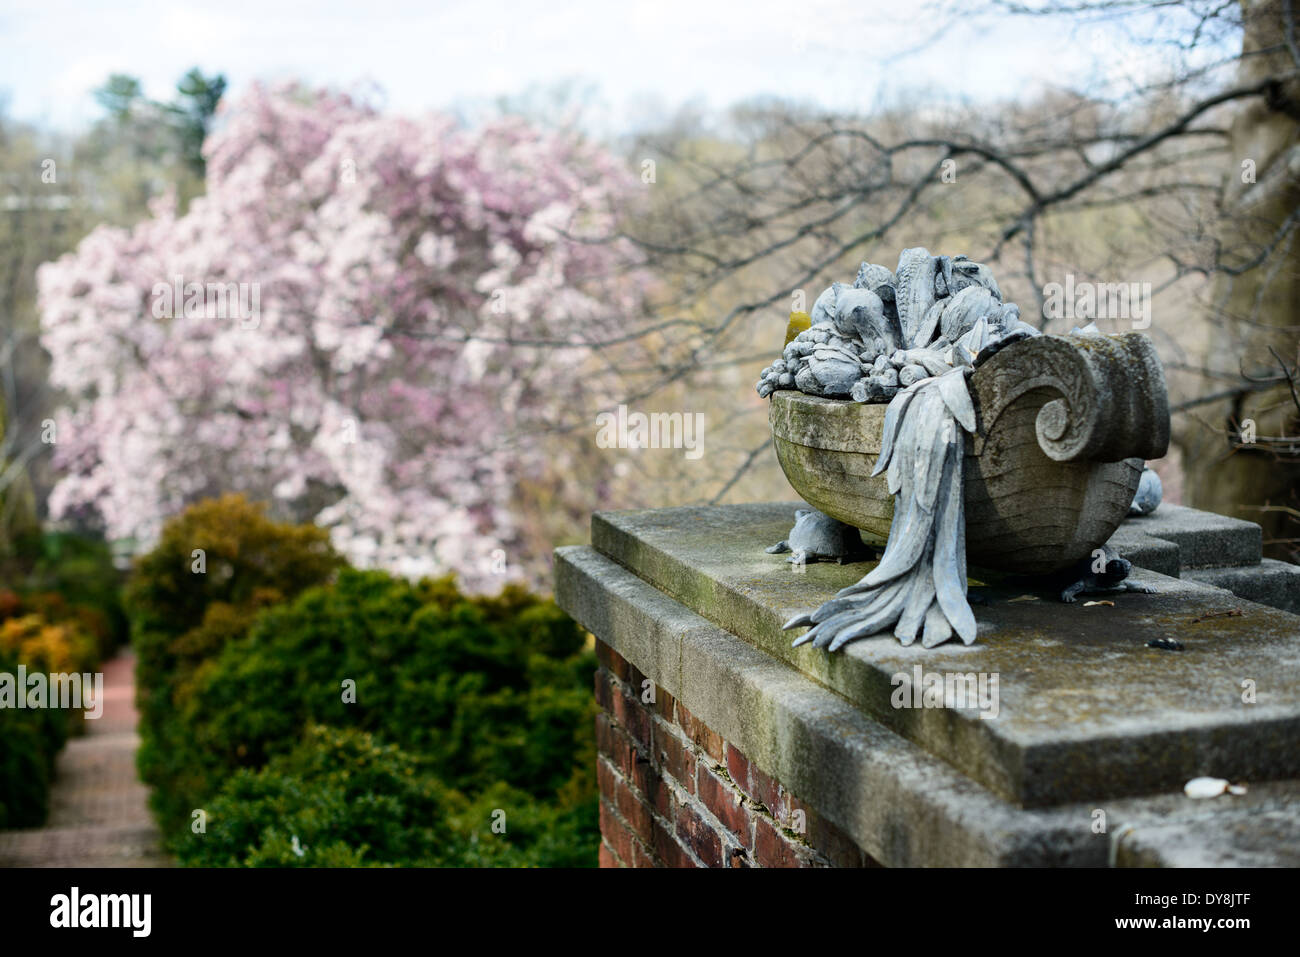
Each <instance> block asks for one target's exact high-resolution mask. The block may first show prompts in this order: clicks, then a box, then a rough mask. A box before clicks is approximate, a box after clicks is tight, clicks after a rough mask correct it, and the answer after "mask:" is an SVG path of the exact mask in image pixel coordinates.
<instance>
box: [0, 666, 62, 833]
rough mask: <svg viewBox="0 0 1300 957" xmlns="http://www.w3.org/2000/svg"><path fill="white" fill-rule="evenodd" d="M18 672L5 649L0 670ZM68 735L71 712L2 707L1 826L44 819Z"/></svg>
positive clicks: (24, 824) (25, 824) (26, 824)
mask: <svg viewBox="0 0 1300 957" xmlns="http://www.w3.org/2000/svg"><path fill="white" fill-rule="evenodd" d="M17 672H18V661H17V659H15V658H13V657H11V656H9V655H5V654H3V653H0V673H4V674H10V675H16V674H17ZM78 715H79V713H78ZM67 738H68V712H67V711H64V710H62V709H60V708H40V709H21V710H20V709H17V708H0V830H4V829H5V828H16V827H39V826H40V825H41V824H43V823H44V822H45V813H46V810H47V805H48V801H49V790H50V780H51V778H52V776H53V773H54V761H55V758H56V757H57V756H58V753H59V749H60V748H62V747H63V744H64V742H65V741H67Z"/></svg>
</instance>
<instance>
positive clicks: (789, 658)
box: [592, 503, 1300, 807]
mask: <svg viewBox="0 0 1300 957" xmlns="http://www.w3.org/2000/svg"><path fill="white" fill-rule="evenodd" d="M795 507H796V505H795V504H794V503H786V504H780V505H770V504H765V505H738V506H718V507H698V508H679V509H657V510H646V511H634V512H615V513H601V514H598V515H596V516H595V517H594V518H593V522H592V539H593V545H594V547H595V548H596V549H597V550H599V551H600V552H601V553H603V554H604V555H606V556H608V557H610V558H612V559H614V560H615V561H617V562H618V563H619V564H621V565H623V566H624V567H625V568H627V569H629V570H631V571H632V572H634V573H635V574H636V575H637V576H639V577H640V578H641V579H643V580H644V581H646V582H648V583H650V584H651V585H653V586H655V588H657V589H658V590H660V591H662V592H663V593H665V594H666V595H667V596H669V597H671V598H672V599H674V600H676V601H678V602H680V603H682V604H684V605H686V606H687V607H688V608H689V609H691V610H692V611H694V612H697V613H698V614H699V615H700V616H702V617H703V618H705V619H707V620H708V621H711V622H713V623H714V624H715V625H717V626H719V627H720V628H722V629H725V630H726V631H728V632H730V633H732V634H733V635H740V636H743V637H744V639H745V640H746V641H748V642H750V643H751V644H753V645H754V646H755V647H757V648H759V649H761V650H762V651H765V652H767V653H768V654H769V655H771V656H772V657H773V658H776V659H778V660H779V661H784V662H787V663H788V664H790V665H792V666H793V667H794V668H796V669H798V670H799V671H800V672H802V673H804V674H806V675H808V676H809V677H811V678H813V679H815V680H816V681H817V682H819V683H821V684H823V685H825V686H826V687H828V688H830V689H833V690H834V691H836V692H838V693H839V694H841V695H843V697H844V698H845V699H847V700H848V701H849V702H850V703H852V704H853V705H855V706H856V707H858V708H860V709H861V710H862V711H864V712H865V713H866V714H867V715H870V716H871V717H873V718H875V719H877V720H879V721H880V722H881V723H883V724H884V725H886V726H887V727H889V728H890V729H891V730H893V731H894V732H896V733H897V734H899V735H901V736H902V737H903V738H905V739H907V740H908V741H910V742H913V743H915V744H916V745H918V746H919V747H921V748H923V749H924V750H926V751H928V752H929V753H931V754H934V755H936V756H938V757H940V758H942V759H943V760H945V761H947V762H948V763H950V764H951V765H952V766H954V767H955V768H957V769H959V770H960V771H962V772H963V773H965V774H967V775H969V776H970V777H971V778H973V779H974V780H976V781H979V782H980V783H982V784H983V785H985V786H986V787H988V788H990V789H991V790H992V791H994V792H995V793H997V794H999V795H1002V796H1003V797H1005V798H1007V799H1008V800H1011V801H1014V802H1017V803H1019V804H1022V805H1024V806H1027V807H1033V806H1042V805H1048V804H1055V803H1061V802H1067V801H1074V800H1084V799H1087V800H1100V799H1104V798H1117V797H1120V796H1124V795H1132V794H1142V793H1154V792H1159V791H1175V790H1177V789H1179V788H1181V786H1182V784H1183V783H1184V782H1185V781H1186V780H1188V779H1189V778H1192V777H1196V776H1198V775H1214V776H1218V777H1226V778H1230V779H1234V780H1235V779H1245V780H1251V781H1258V780H1264V779H1280V778H1289V777H1296V776H1300V748H1298V747H1296V744H1295V742H1296V741H1297V739H1298V738H1300V667H1297V666H1298V665H1300V617H1297V616H1294V615H1290V614H1287V613H1285V612H1281V611H1278V610H1275V609H1272V608H1266V607H1264V606H1261V605H1256V604H1253V603H1250V602H1246V601H1243V600H1241V599H1239V598H1237V597H1236V596H1234V595H1232V594H1231V593H1230V592H1227V591H1224V590H1221V589H1216V588H1211V587H1208V586H1205V585H1202V584H1199V583H1196V582H1191V581H1180V580H1177V579H1172V578H1167V577H1165V576H1161V575H1158V574H1156V573H1153V572H1150V571H1148V570H1138V571H1136V572H1135V575H1134V577H1135V578H1137V579H1138V580H1140V581H1144V582H1148V583H1151V584H1154V585H1156V586H1157V587H1158V588H1159V589H1160V594H1157V595H1139V594H1120V595H1114V596H1107V598H1106V600H1110V601H1113V602H1114V605H1113V606H1108V605H1097V606H1092V607H1086V606H1085V604H1084V602H1079V603H1078V604H1075V605H1064V604H1061V603H1059V602H1058V601H1056V600H1055V597H1054V595H1053V594H1052V593H1051V592H1048V591H1043V590H1035V589H1034V588H1032V587H1029V586H1015V585H1010V586H1008V585H1005V584H1004V585H1002V586H999V587H997V588H986V589H979V591H983V592H985V593H986V596H987V598H988V601H989V604H988V605H987V606H983V607H981V606H978V605H977V606H976V609H975V611H976V618H977V619H978V621H979V624H980V630H979V637H978V639H977V641H976V643H975V644H974V645H972V646H970V647H965V646H961V645H955V644H951V643H950V644H948V645H945V646H943V647H941V648H937V649H924V648H921V647H919V646H912V647H902V646H901V645H899V644H898V643H897V641H895V639H894V638H893V637H892V636H880V637H876V638H868V639H864V640H862V641H858V642H855V643H853V644H852V645H850V646H848V648H847V649H846V651H845V652H842V653H838V654H834V655H831V654H827V653H826V652H824V651H820V650H818V649H815V648H811V647H803V648H798V649H792V648H791V647H790V641H791V639H792V638H793V637H794V634H795V633H785V632H782V631H781V630H780V626H781V623H782V622H784V621H786V620H788V619H789V618H790V617H791V616H793V615H795V614H797V613H800V612H805V611H808V610H810V609H812V608H815V607H816V606H818V605H820V604H821V603H822V602H823V601H825V600H826V599H827V598H830V597H831V596H832V595H833V594H834V593H835V592H836V591H837V590H839V589H840V588H842V587H844V586H845V585H848V584H850V583H852V582H854V581H856V580H857V579H858V578H860V577H861V576H862V575H863V574H865V573H866V571H867V570H868V569H869V568H870V565H869V564H868V563H860V564H856V565H846V566H838V565H833V564H814V565H809V566H807V568H806V570H805V571H804V572H803V573H798V572H797V571H796V570H795V566H791V565H790V564H789V563H787V562H786V561H785V560H784V558H783V556H779V555H768V554H766V553H764V551H763V548H764V547H765V546H766V545H769V544H771V543H773V542H775V541H778V540H779V539H781V538H783V537H784V536H785V534H786V533H787V532H788V531H789V527H790V525H791V523H792V521H793V515H794V508H795ZM598 633H599V632H598ZM1153 639H1172V640H1177V641H1180V642H1182V643H1183V644H1184V645H1185V650H1183V651H1163V650H1157V649H1154V648H1150V647H1148V644H1147V643H1148V642H1149V641H1151V640H1153ZM917 666H919V667H921V668H922V669H923V677H924V675H925V674H938V675H945V674H953V675H964V674H976V675H978V674H981V673H982V674H985V675H990V676H992V675H996V676H997V679H998V696H999V698H998V710H997V716H996V717H989V718H983V717H981V709H980V707H979V705H978V703H972V702H966V703H965V704H964V706H963V704H962V703H961V702H949V703H948V704H947V705H945V706H943V707H922V708H910V707H909V708H896V707H894V706H893V705H892V704H891V696H893V693H894V690H895V687H896V686H898V685H900V684H901V685H903V686H906V687H909V688H910V686H911V684H912V683H913V680H914V677H913V676H914V668H916V667H917ZM895 676H900V677H899V678H897V679H896V678H895ZM1248 679H1249V680H1250V681H1253V682H1254V687H1255V695H1256V698H1255V703H1253V704H1246V703H1244V702H1243V700H1242V694H1243V684H1242V683H1243V681H1246V680H1248ZM665 687H669V686H668V685H665ZM909 697H910V696H909ZM986 713H987V712H986Z"/></svg>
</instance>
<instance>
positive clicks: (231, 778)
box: [130, 513, 599, 866]
mask: <svg viewBox="0 0 1300 957" xmlns="http://www.w3.org/2000/svg"><path fill="white" fill-rule="evenodd" d="M187 514H188V513H187ZM186 521H187V519H186V517H182V519H181V522H180V523H178V524H183V523H185V522H186ZM282 528H283V527H282ZM263 531H265V529H263ZM192 537H193V533H192V531H191V532H190V533H187V534H184V535H178V534H176V533H175V532H174V531H173V530H172V529H171V528H170V527H169V530H168V532H167V533H165V534H164V542H169V543H170V544H168V545H167V553H168V557H167V558H164V559H161V560H160V559H158V558H157V557H156V556H154V555H151V556H149V557H147V558H146V559H145V560H144V561H143V562H142V563H141V566H140V567H141V569H143V570H144V571H145V573H146V574H149V575H152V576H154V578H155V579H158V578H162V577H164V576H165V575H166V574H167V573H168V571H169V570H171V569H174V568H175V567H176V566H177V559H178V558H182V557H184V556H187V555H188V554H189V547H190V541H191V540H192ZM196 547H197V546H196ZM238 552H239V554H240V555H244V554H246V549H244V548H242V547H241V548H239V549H238ZM278 554H279V553H278V552H277V553H274V554H271V553H268V554H266V555H264V556H263V562H262V563H261V564H258V565H254V566H253V567H251V568H250V567H244V568H242V569H240V570H238V571H236V572H235V573H234V574H233V575H232V576H231V577H230V579H229V580H227V582H226V585H227V587H228V588H234V587H235V579H239V578H242V579H243V580H242V582H241V583H240V584H239V588H241V589H242V592H241V594H242V595H243V596H245V598H244V599H243V600H242V601H238V600H237V601H235V602H226V601H220V600H213V599H211V598H208V599H207V600H206V601H205V602H190V603H189V604H186V603H187V602H189V599H187V598H185V597H183V596H182V590H183V589H184V588H185V587H186V586H187V584H188V582H187V579H186V578H185V577H184V576H180V577H176V576H172V577H173V581H172V586H173V587H172V588H167V587H162V586H160V585H159V584H158V583H157V581H155V584H154V585H153V586H152V587H151V588H150V589H148V590H146V589H144V588H142V587H141V586H139V585H138V584H135V583H133V585H132V587H131V590H130V594H131V596H132V601H133V603H135V605H136V607H138V606H139V603H141V601H142V600H146V601H148V602H152V603H153V606H154V607H152V608H147V609H142V611H141V614H140V617H139V619H138V621H139V622H140V625H139V627H140V631H138V632H137V639H136V640H137V647H138V648H139V649H140V656H141V660H140V672H139V673H140V682H141V685H142V689H141V699H142V702H144V701H147V702H148V704H147V706H146V707H145V708H144V711H143V713H144V715H145V716H146V720H145V721H144V722H143V725H142V733H143V736H144V746H143V748H142V752H141V754H142V758H141V767H142V770H144V771H145V773H146V775H147V780H149V782H150V783H151V784H153V785H154V786H155V788H156V789H157V791H156V792H155V807H156V809H157V810H158V811H159V816H160V821H161V822H162V824H163V827H164V831H165V833H166V834H167V835H168V837H169V840H170V843H171V846H172V847H173V848H174V850H175V851H176V853H177V855H178V857H179V858H180V860H181V861H182V862H183V863H189V864H223V865H229V864H246V865H267V864H270V865H277V866H279V865H298V864H302V865H325V864H330V865H339V864H381V865H382V864H417V865H439V864H456V865H462V866H477V865H538V866H556V865H565V866H573V865H594V864H595V862H596V848H597V843H598V841H599V836H598V832H597V813H596V812H597V796H596V787H595V780H594V768H595V754H594V740H593V721H594V714H595V712H594V707H595V706H594V703H593V701H592V699H591V693H590V685H591V674H592V671H593V670H594V668H595V661H594V658H593V656H592V654H591V652H590V651H588V650H585V648H584V637H585V636H584V635H583V634H582V632H581V631H580V630H579V629H578V628H577V626H576V625H574V623H573V622H572V621H571V620H570V619H569V618H568V617H567V616H565V615H564V614H563V613H562V612H560V611H559V609H558V608H557V607H556V606H555V604H554V603H553V602H551V601H548V600H543V599H540V598H537V597H536V596H533V595H530V594H528V593H526V592H524V591H522V590H520V589H518V588H507V589H505V590H504V591H503V592H502V593H501V594H500V595H499V596H496V597H491V598H484V597H469V596H465V595H462V594H461V593H460V592H459V591H458V590H457V589H456V587H455V585H454V583H453V581H452V580H451V579H440V580H437V581H429V580H425V581H422V582H419V583H411V582H408V581H405V580H403V579H398V578H394V577H392V576H390V575H387V574H385V573H382V572H374V571H366V572H363V571H357V570H354V569H350V568H343V569H341V570H339V571H338V572H337V574H336V575H335V576H334V578H333V579H332V580H330V581H328V582H327V583H322V584H317V585H315V586H313V587H306V588H303V589H300V590H299V593H298V594H297V597H294V598H292V600H284V601H262V602H259V601H257V600H254V599H252V598H251V596H254V595H257V594H260V593H262V591H263V587H264V586H262V585H261V584H259V582H258V580H257V575H258V574H259V573H260V572H261V571H262V569H263V568H264V567H266V566H267V564H268V563H272V561H273V559H274V558H275V556H276V555H278ZM181 565H182V567H184V563H181ZM336 565H337V563H335V565H332V566H330V570H332V569H333V568H334V567H336ZM211 568H212V566H211V557H210V556H209V573H210V572H211ZM284 571H285V570H284V569H282V568H279V566H278V565H276V566H274V567H272V573H273V574H274V575H282V574H283V572H284ZM320 571H322V572H324V571H325V566H321V568H320ZM186 574H188V572H187V573H186ZM322 577H323V575H322ZM297 581H301V579H297V580H295V582H297ZM276 590H277V591H278V592H280V593H281V594H283V593H284V591H286V590H290V589H285V588H283V582H281V584H280V585H279V586H277V588H276ZM145 596H149V597H148V598H147V599H146V597H145ZM154 596H165V597H166V599H167V600H168V601H171V602H172V603H174V604H175V605H177V606H183V607H185V608H186V609H187V615H188V617H186V618H185V619H184V623H187V624H190V628H189V630H188V631H180V630H179V629H178V628H177V627H175V626H173V627H172V628H171V629H170V632H169V633H168V634H163V633H161V632H160V631H159V630H158V624H159V623H161V622H163V621H165V620H167V618H166V617H165V616H163V615H161V614H159V613H158V611H157V608H158V607H159V606H161V604H162V601H161V600H160V599H159V598H157V597H154ZM286 597H287V596H286ZM194 622H198V624H197V625H195V624H194ZM150 626H152V627H150ZM345 698H346V700H345ZM196 809H202V810H203V811H204V812H206V815H207V828H206V831H204V832H202V833H195V832H194V830H193V829H192V825H193V821H194V818H193V811H195V810H196ZM502 820H504V833H498V830H499V829H500V828H499V827H498V829H497V830H494V829H493V822H494V821H497V822H498V824H499V823H500V822H501V821H502ZM295 836H296V837H297V838H298V840H299V846H298V848H297V849H296V850H295V848H294V847H293V838H294V837H295ZM304 848H305V850H303V849H304ZM300 852H301V853H300Z"/></svg>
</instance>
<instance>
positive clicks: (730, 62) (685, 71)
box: [0, 0, 1151, 131]
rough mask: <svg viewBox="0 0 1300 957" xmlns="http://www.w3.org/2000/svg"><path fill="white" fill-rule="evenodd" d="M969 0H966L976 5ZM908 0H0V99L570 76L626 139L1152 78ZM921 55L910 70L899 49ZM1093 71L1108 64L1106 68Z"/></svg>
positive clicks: (1133, 61)
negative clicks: (942, 27)
mask: <svg viewBox="0 0 1300 957" xmlns="http://www.w3.org/2000/svg"><path fill="white" fill-rule="evenodd" d="M972 5H974V4H972ZM919 6H920V4H918V3H915V2H912V0H890V2H884V0H855V2H825V0H797V2H796V0H787V2H769V0H628V2H618V0H572V2H565V0H551V2H536V0H465V2H463V0H425V2H415V3H396V2H383V0H347V2H341V0H312V2H298V0H289V2H273V0H260V2H249V0H223V2H220V3H196V2H177V0H158V2H151V0H120V2H114V3H111V4H110V3H82V4H76V3H66V2H60V0H0V95H5V96H7V98H8V113H9V114H10V115H11V116H13V117H15V118H17V119H21V120H26V121H33V122H37V123H41V124H44V125H49V126H55V127H59V128H62V129H65V130H73V129H76V128H78V127H80V126H81V125H83V124H85V123H87V122H88V121H90V120H92V119H94V118H96V117H97V116H98V115H99V110H98V108H97V106H96V105H95V103H94V100H93V99H92V98H91V96H90V90H91V89H93V88H94V87H95V86H97V85H99V84H100V83H102V82H103V80H104V78H105V77H106V76H107V75H108V74H110V73H115V72H117V73H128V74H132V75H134V76H138V77H140V78H141V79H142V81H143V82H144V85H145V90H146V93H147V94H149V95H150V96H153V97H157V98H162V99H168V98H170V97H171V95H172V92H173V90H174V86H175V83H176V80H177V79H178V78H179V77H180V76H181V75H182V74H183V73H184V72H185V71H186V70H188V69H189V68H190V67H191V66H196V65H197V66H199V67H200V68H202V69H203V70H204V71H205V72H207V73H213V72H222V73H224V74H225V75H226V76H227V78H228V79H229V81H230V84H231V92H232V93H234V94H236V95H237V94H238V93H239V91H240V89H241V88H243V87H244V86H246V85H247V84H248V83H250V82H252V81H253V80H257V79H275V78H283V77H298V78H302V79H306V80H308V81H311V82H313V83H317V84H327V85H332V86H340V87H344V88H348V87H351V86H354V85H355V84H359V83H367V84H372V85H376V86H378V87H379V88H380V89H382V90H383V91H384V93H385V94H386V99H385V101H384V102H386V104H387V105H388V107H390V108H392V109H395V110H398V111H402V112H419V111H421V110H424V109H428V108H448V107H464V106H465V105H466V104H475V103H482V102H484V101H486V100H489V99H491V98H493V97H495V96H498V95H501V94H518V93H520V92H522V91H524V90H526V89H527V88H529V87H530V86H534V85H537V84H548V83H553V82H555V81H556V80H559V79H563V78H577V79H579V80H580V81H583V82H584V83H586V84H590V85H591V86H592V87H594V89H595V90H596V91H598V102H599V103H600V104H603V106H602V108H601V109H599V110H597V111H596V113H597V114H598V115H596V116H594V117H593V122H595V123H596V124H597V125H599V126H602V127H605V128H607V129H609V130H614V131H622V130H624V129H627V128H629V127H631V126H637V125H640V124H642V123H644V122H653V121H654V120H655V119H656V118H657V117H658V116H661V115H663V114H665V113H667V112H669V111H671V110H672V109H674V108H675V107H676V106H677V105H679V104H681V103H683V102H687V101H692V100H694V101H696V102H700V103H702V104H703V105H705V106H709V107H723V106H727V105H729V104H731V103H734V102H736V101H738V100H743V99H748V98H751V97H755V96H761V95H777V96H782V97H786V98H792V99H797V100H803V101H807V102H811V103H815V104H818V105H821V106H825V107H829V108H837V109H864V108H870V107H871V106H872V105H873V104H876V103H879V102H882V101H886V100H888V99H890V98H892V97H894V96H896V95H898V94H900V93H917V92H919V93H920V94H922V95H923V97H924V98H926V99H934V100H942V99H944V98H952V99H964V100H974V101H977V102H979V101H985V100H994V99H1004V98H1014V97H1023V96H1028V95H1032V94H1034V93H1035V92H1037V91H1040V90H1042V89H1043V88H1044V87H1045V86H1048V85H1051V84H1057V85H1061V84H1070V83H1074V82H1077V81H1078V80H1079V79H1080V78H1084V77H1088V76H1095V75H1097V73H1098V71H1099V70H1100V71H1102V72H1104V73H1106V74H1107V75H1110V76H1111V77H1112V78H1115V77H1117V76H1118V77H1121V78H1122V77H1123V76H1129V75H1132V76H1136V75H1137V74H1139V73H1144V72H1146V71H1148V70H1149V69H1150V68H1151V64H1150V63H1149V62H1147V61H1145V60H1144V59H1143V57H1144V55H1143V54H1138V53H1137V52H1136V51H1135V50H1134V49H1131V48H1128V47H1126V45H1125V44H1124V43H1123V41H1122V38H1120V37H1118V36H1116V35H1114V34H1113V33H1099V32H1097V31H1091V30H1086V29H1085V30H1078V31H1074V32H1073V33H1072V31H1071V29H1070V25H1069V24H1064V23H1061V22H1049V21H1042V20H1033V21H1030V20H1016V21H1012V22H1001V23H998V24H995V25H993V26H992V27H980V26H977V25H971V26H966V25H963V26H961V27H958V28H954V29H953V30H951V31H949V32H948V33H947V34H946V35H945V36H944V37H943V38H942V39H940V40H939V41H937V42H934V43H932V44H929V45H925V44H924V43H923V41H924V40H926V39H927V38H929V37H930V36H931V34H932V33H933V32H934V27H935V26H936V24H934V22H933V21H931V20H927V19H926V18H925V17H923V16H919V15H918V14H917V12H916V8H918V7H919ZM917 46H922V47H923V49H922V50H921V52H919V53H917V54H915V55H913V56H910V57H907V58H905V59H903V60H901V61H900V60H893V59H891V54H895V53H898V52H900V51H903V50H906V49H908V48H912V47H917ZM1099 64H1100V66H1099Z"/></svg>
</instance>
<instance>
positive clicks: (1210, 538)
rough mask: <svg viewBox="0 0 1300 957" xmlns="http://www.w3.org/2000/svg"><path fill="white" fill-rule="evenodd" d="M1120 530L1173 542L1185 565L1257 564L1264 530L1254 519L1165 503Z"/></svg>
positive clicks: (1187, 566)
mask: <svg viewBox="0 0 1300 957" xmlns="http://www.w3.org/2000/svg"><path fill="white" fill-rule="evenodd" d="M1121 532H1122V533H1123V534H1124V536H1125V537H1126V538H1127V539H1129V540H1132V539H1134V538H1136V537H1137V536H1146V537H1148V538H1154V539H1159V540H1161V541H1165V542H1173V543H1174V544H1175V545H1177V546H1178V551H1179V563H1180V565H1181V566H1182V567H1183V568H1206V567H1210V566H1222V565H1255V564H1257V563H1258V562H1259V559H1260V556H1261V555H1262V554H1263V533H1262V531H1261V529H1260V527H1259V526H1258V525H1256V524H1255V523H1254V522H1247V521H1245V520H1243V519H1240V518H1229V517H1228V516H1226V515H1217V514H1215V513H1214V512H1203V511H1201V510H1200V509H1195V508H1187V507H1185V506H1182V505H1165V504H1162V505H1161V506H1160V507H1159V508H1157V509H1156V510H1155V511H1154V512H1152V513H1151V514H1150V515H1136V516H1132V517H1130V518H1128V519H1126V520H1125V521H1124V524H1123V525H1122V526H1120V529H1119V530H1118V531H1117V532H1116V535H1119V534H1120V533H1121ZM1121 554H1126V553H1124V552H1123V551H1122V550H1121ZM1126 557H1127V556H1126ZM1130 561H1132V559H1130ZM1143 567H1144V568H1145V567H1149V566H1145V565H1144V566H1143Z"/></svg>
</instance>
